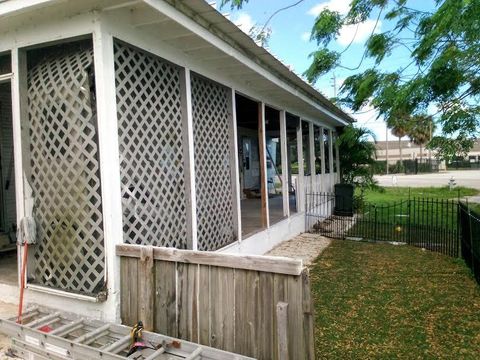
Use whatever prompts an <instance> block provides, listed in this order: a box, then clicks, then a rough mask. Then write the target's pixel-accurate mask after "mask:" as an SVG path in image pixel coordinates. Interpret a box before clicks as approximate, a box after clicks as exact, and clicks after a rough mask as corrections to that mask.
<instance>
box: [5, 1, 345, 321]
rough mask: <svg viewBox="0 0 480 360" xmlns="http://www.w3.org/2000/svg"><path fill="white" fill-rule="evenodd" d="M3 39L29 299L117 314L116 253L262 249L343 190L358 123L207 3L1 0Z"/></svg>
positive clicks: (12, 175) (12, 189) (11, 161)
mask: <svg viewBox="0 0 480 360" xmlns="http://www.w3.org/2000/svg"><path fill="white" fill-rule="evenodd" d="M0 40H1V41H0V101H1V103H0V114H1V115H0V120H1V124H0V128H1V130H2V133H1V138H0V140H1V144H0V150H1V155H2V156H1V162H2V174H1V179H2V182H1V186H2V191H1V198H2V202H1V204H2V209H1V210H2V211H1V214H2V216H1V218H0V220H1V221H2V224H1V225H2V228H1V230H2V231H3V232H4V233H5V234H7V235H9V236H10V237H14V229H15V228H16V224H18V223H19V222H20V221H21V220H22V219H23V218H26V217H33V218H34V219H35V222H36V225H37V236H36V244H35V245H31V246H29V247H28V259H29V260H28V266H27V289H26V296H27V301H30V302H32V301H35V302H37V303H41V304H49V305H50V306H53V307H56V308H58V309H63V310H70V311H71V310H74V311H77V312H81V313H83V314H89V315H93V316H96V317H100V318H104V319H107V320H114V321H118V319H119V301H120V299H119V296H120V295H119V287H120V278H119V272H120V266H119V259H118V257H117V256H116V255H115V247H116V245H118V244H122V243H129V244H142V245H155V246H164V247H175V248H179V249H193V250H202V251H220V252H228V253H244V254H263V253H265V252H266V251H268V250H269V249H270V248H272V247H273V246H274V245H275V244H277V243H278V242H280V241H283V240H285V239H288V238H290V237H292V236H293V235H295V234H298V233H300V232H302V231H304V230H305V208H304V207H305V204H304V195H305V192H306V191H311V190H312V189H313V190H322V191H332V187H333V185H334V184H335V183H336V182H337V181H338V169H339V163H338V161H339V160H338V158H339V157H338V155H339V154H338V149H337V148H336V146H334V142H335V137H336V136H337V129H339V128H342V127H343V126H345V125H347V124H348V123H350V122H351V121H352V119H351V118H350V117H349V116H348V115H347V114H346V113H344V112H343V111H342V110H341V109H339V108H337V107H336V106H334V105H333V104H332V103H331V102H329V101H328V100H327V99H326V98H325V97H324V96H323V95H322V94H321V93H319V92H318V91H317V90H315V89H314V88H312V87H311V86H310V85H309V84H307V83H306V82H305V81H304V80H302V79H301V78H300V77H298V76H297V75H296V74H295V73H293V72H292V71H291V70H290V69H289V68H288V67H286V66H285V65H284V64H282V63H281V62H280V61H279V60H277V59H276V58H275V57H274V56H272V55H271V54H270V53H269V52H268V51H267V50H265V49H264V48H262V47H260V46H258V45H257V44H256V43H255V42H254V41H253V40H252V39H250V38H249V37H248V35H246V34H245V33H243V32H242V31H241V30H239V29H238V28H237V27H236V26H235V25H234V24H233V23H231V22H230V21H229V20H228V19H227V18H225V17H224V16H223V15H222V14H220V13H219V12H218V11H217V10H215V9H214V8H213V7H211V6H210V5H209V4H207V3H206V2H205V1H202V0H185V1H174V0H133V1H132V0H85V1H73V0H29V1H26V0H7V1H1V2H0ZM13 214H16V215H15V216H13ZM20 249H21V250H22V251H23V249H24V248H23V247H20ZM21 258H22V254H21V251H19V254H18V263H17V262H15V263H14V264H13V267H12V271H15V270H14V268H15V267H17V266H19V265H18V264H20V262H21ZM2 276H3V275H2ZM0 281H2V282H3V283H2V284H0V290H1V291H2V293H3V298H4V299H7V298H8V297H9V296H10V298H12V299H16V297H17V282H16V281H15V283H14V284H12V283H10V284H7V283H5V281H3V280H1V279H0Z"/></svg>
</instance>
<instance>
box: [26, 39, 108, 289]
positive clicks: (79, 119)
mask: <svg viewBox="0 0 480 360" xmlns="http://www.w3.org/2000/svg"><path fill="white" fill-rule="evenodd" d="M92 62H93V50H92V46H91V44H89V45H87V46H85V47H83V48H80V47H75V48H73V47H65V49H64V50H63V51H62V52H58V49H57V50H52V51H49V50H48V51H46V52H45V54H44V56H43V57H42V59H41V60H40V61H39V62H37V64H36V65H34V66H33V67H32V68H31V69H30V70H29V72H28V104H29V106H28V109H29V135H30V154H29V156H30V166H31V185H32V188H33V191H34V197H35V210H34V216H35V219H36V221H37V229H38V238H37V240H38V245H36V246H35V260H36V265H35V281H36V282H39V283H41V284H43V285H46V286H51V287H55V288H60V289H63V290H67V291H75V292H81V293H85V294H95V293H98V292H99V291H100V290H103V288H104V285H105V283H104V282H105V268H104V243H103V241H104V237H103V221H102V199H101V192H100V175H99V161H98V148H97V129H96V117H95V104H94V99H92V98H91V88H93V87H94V84H93V82H92V81H91V79H92V73H91V66H92Z"/></svg>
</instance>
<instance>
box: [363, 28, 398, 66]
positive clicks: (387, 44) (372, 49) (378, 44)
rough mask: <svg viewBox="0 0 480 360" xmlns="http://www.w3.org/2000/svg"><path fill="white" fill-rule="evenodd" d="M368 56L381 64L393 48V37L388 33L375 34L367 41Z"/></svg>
mask: <svg viewBox="0 0 480 360" xmlns="http://www.w3.org/2000/svg"><path fill="white" fill-rule="evenodd" d="M366 46H367V56H370V57H373V58H375V63H377V64H380V63H381V62H382V60H383V59H384V58H385V56H386V55H388V54H390V52H391V49H392V39H391V38H390V37H389V36H388V35H387V34H374V35H372V36H371V37H370V39H368V41H367V45H366Z"/></svg>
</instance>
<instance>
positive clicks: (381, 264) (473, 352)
mask: <svg viewBox="0 0 480 360" xmlns="http://www.w3.org/2000/svg"><path fill="white" fill-rule="evenodd" d="M310 274H311V277H312V295H313V297H314V301H315V319H316V320H315V321H316V323H315V337H316V343H315V346H316V352H317V358H318V359H340V358H343V359H346V358H348V359H372V358H377V359H404V358H408V359H454V358H462V359H478V354H480V336H479V334H480V287H479V286H478V285H477V284H476V282H475V280H474V279H473V277H472V275H471V274H470V271H469V269H468V268H467V267H466V266H465V264H464V263H463V262H462V261H460V260H458V259H452V258H449V257H446V256H443V255H440V254H436V253H432V252H429V251H422V250H421V249H417V248H413V247H409V246H393V245H389V244H374V243H363V242H361V243H360V242H352V241H333V242H332V244H331V245H330V247H329V248H328V249H327V250H326V251H325V252H324V253H323V254H322V255H321V256H320V257H319V258H318V259H317V261H316V263H315V265H314V266H313V268H312V269H311V272H310Z"/></svg>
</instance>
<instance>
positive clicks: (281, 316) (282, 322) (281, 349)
mask: <svg viewBox="0 0 480 360" xmlns="http://www.w3.org/2000/svg"><path fill="white" fill-rule="evenodd" d="M276 319H277V321H276V323H277V339H278V341H277V344H278V345H277V353H278V357H277V359H278V360H288V359H289V355H288V303H285V302H281V301H280V302H279V303H278V304H277V308H276Z"/></svg>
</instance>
